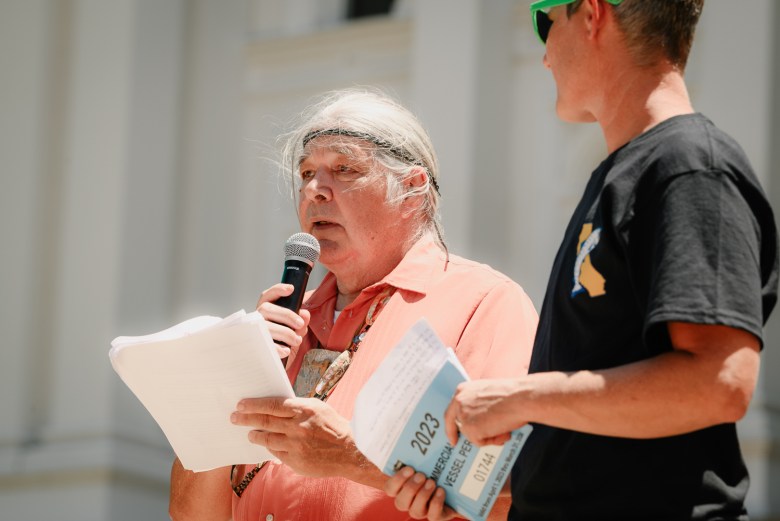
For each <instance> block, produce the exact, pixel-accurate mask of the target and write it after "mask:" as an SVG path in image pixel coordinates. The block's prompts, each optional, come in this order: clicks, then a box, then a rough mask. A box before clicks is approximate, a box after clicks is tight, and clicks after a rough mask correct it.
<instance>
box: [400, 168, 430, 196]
mask: <svg viewBox="0 0 780 521" xmlns="http://www.w3.org/2000/svg"><path fill="white" fill-rule="evenodd" d="M427 182H428V173H427V172H426V171H425V169H424V168H423V167H421V166H415V167H413V168H412V172H411V174H410V175H409V177H408V178H407V179H406V180H405V181H404V189H405V190H406V191H407V192H410V191H412V190H414V189H415V188H420V187H421V186H423V185H425V183H427Z"/></svg>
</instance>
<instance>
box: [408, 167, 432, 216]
mask: <svg viewBox="0 0 780 521" xmlns="http://www.w3.org/2000/svg"><path fill="white" fill-rule="evenodd" d="M427 182H428V173H427V172H426V171H425V169H424V168H423V167H421V166H415V167H413V168H412V171H411V172H410V174H409V176H408V177H407V178H406V179H404V193H405V194H406V195H405V196H404V202H403V205H404V207H405V210H404V212H403V214H404V216H405V217H406V216H409V215H412V214H414V213H415V211H416V210H417V209H419V208H420V207H421V206H422V204H423V198H422V194H417V196H415V197H409V194H410V193H411V192H413V191H414V190H416V189H418V188H420V187H422V186H425V183H427Z"/></svg>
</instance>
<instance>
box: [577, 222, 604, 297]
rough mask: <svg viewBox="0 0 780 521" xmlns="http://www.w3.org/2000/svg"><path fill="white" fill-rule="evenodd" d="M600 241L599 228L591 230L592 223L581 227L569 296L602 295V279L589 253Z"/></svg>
mask: <svg viewBox="0 0 780 521" xmlns="http://www.w3.org/2000/svg"><path fill="white" fill-rule="evenodd" d="M600 239H601V228H596V229H595V230H594V229H593V224H592V223H587V224H583V225H582V230H581V231H580V238H579V241H578V243H577V258H576V260H575V261H574V287H573V288H572V290H571V296H572V297H573V296H575V295H578V294H580V293H582V292H583V291H587V292H588V295H590V296H591V297H600V296H601V295H604V294H605V293H606V291H605V290H604V282H605V281H604V277H603V276H602V275H601V273H599V272H598V271H596V268H594V267H593V264H592V263H591V262H590V252H592V251H593V250H594V248H596V246H598V244H599V240H600Z"/></svg>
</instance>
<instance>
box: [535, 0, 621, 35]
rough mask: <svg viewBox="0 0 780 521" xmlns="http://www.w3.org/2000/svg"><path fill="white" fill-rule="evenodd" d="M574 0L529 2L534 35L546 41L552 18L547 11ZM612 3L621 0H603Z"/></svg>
mask: <svg viewBox="0 0 780 521" xmlns="http://www.w3.org/2000/svg"><path fill="white" fill-rule="evenodd" d="M575 1H576V0H539V1H538V2H534V3H533V4H531V19H532V20H533V21H534V31H536V36H538V37H539V39H540V40H541V41H542V43H544V44H546V43H547V35H548V34H550V27H552V20H550V17H549V16H547V11H548V10H549V9H550V8H552V7H556V6H559V5H566V4H571V3H573V2H575ZM605 1H606V2H608V3H610V4H612V5H619V4H620V2H622V1H623V0H605Z"/></svg>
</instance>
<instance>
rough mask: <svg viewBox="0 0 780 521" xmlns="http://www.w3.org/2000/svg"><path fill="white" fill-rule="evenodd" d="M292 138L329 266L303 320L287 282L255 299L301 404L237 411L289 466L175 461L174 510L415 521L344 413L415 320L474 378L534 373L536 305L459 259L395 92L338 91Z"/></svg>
mask: <svg viewBox="0 0 780 521" xmlns="http://www.w3.org/2000/svg"><path fill="white" fill-rule="evenodd" d="M286 143H287V144H286V146H285V148H284V153H283V161H282V165H283V167H284V168H285V169H288V170H287V172H286V174H287V175H289V176H290V177H291V181H292V186H293V194H294V195H295V196H296V202H297V207H298V218H299V221H300V226H301V230H302V232H304V233H307V234H310V235H312V236H314V237H315V238H316V239H317V241H318V242H319V247H320V257H319V262H321V263H322V264H323V265H324V266H325V267H326V268H327V270H328V273H327V274H326V275H325V277H324V279H323V281H322V283H321V284H320V285H319V287H317V288H316V289H315V290H313V291H310V292H308V293H307V294H306V295H305V296H304V301H303V306H302V307H301V309H300V311H298V312H297V313H296V312H295V306H289V305H287V306H286V307H283V306H280V305H278V303H279V300H280V299H285V298H286V297H289V296H290V295H291V294H292V293H293V292H294V289H293V286H291V285H288V284H283V283H280V284H275V285H273V286H271V287H270V288H268V289H267V290H266V291H264V292H263V294H262V295H261V297H260V300H259V302H258V305H257V307H258V310H259V311H260V312H261V313H262V315H263V316H264V317H265V318H266V320H267V321H268V323H269V331H270V332H271V336H272V337H273V338H274V340H275V341H276V342H278V343H280V344H281V343H283V344H286V345H287V346H289V348H290V352H289V357H288V360H287V364H286V369H287V374H288V376H289V378H290V381H291V382H292V383H293V387H294V389H295V394H296V396H297V398H293V399H286V400H283V399H276V398H268V399H251V398H249V397H247V399H245V400H242V401H241V402H240V403H239V404H237V407H236V412H235V413H234V414H233V416H232V417H231V421H232V422H233V423H235V424H236V425H249V426H252V427H254V428H255V430H253V431H252V432H251V433H250V441H252V442H253V443H258V444H261V445H264V446H266V447H267V448H268V449H269V450H270V451H271V452H272V453H273V454H274V455H275V456H277V458H278V459H279V462H268V463H266V464H265V465H262V466H258V465H240V466H236V467H235V468H234V469H229V468H224V469H216V470H213V471H210V472H202V473H192V472H189V471H186V470H184V469H183V468H182V466H181V465H180V464H179V462H178V461H176V462H175V463H174V467H173V470H172V475H171V502H170V513H171V517H172V518H173V519H175V520H178V519H187V520H200V519H210V520H227V519H230V518H231V516H232V519H234V520H235V521H244V520H250V519H251V520H258V519H277V520H282V519H285V520H286V519H318V520H327V519H332V520H371V521H373V520H376V519H382V520H395V519H408V518H409V517H408V515H407V514H406V513H403V512H400V511H398V510H397V509H396V508H395V507H394V500H393V499H392V498H390V497H388V496H387V495H386V494H385V493H384V491H383V490H382V487H383V485H384V483H385V481H386V479H387V477H386V476H384V475H383V474H382V473H381V472H380V470H379V469H378V468H376V467H375V466H374V465H373V464H371V463H370V462H369V461H368V460H366V459H365V457H363V456H362V454H360V452H359V451H358V450H357V448H356V446H355V443H354V440H353V438H352V434H351V431H350V426H349V419H350V418H351V416H352V411H353V407H354V400H355V397H356V396H357V394H358V391H359V390H360V389H361V388H362V386H363V384H364V383H365V381H366V380H367V379H368V378H369V377H370V376H371V374H372V373H373V372H374V371H375V369H376V368H377V367H378V366H379V364H380V363H381V362H382V360H383V359H384V357H385V356H386V355H387V353H389V352H390V350H391V349H392V348H393V347H394V346H395V345H396V344H397V343H398V342H399V341H400V339H401V338H402V337H403V336H404V334H405V333H406V332H407V331H408V329H409V328H410V327H411V326H412V325H413V324H414V323H415V322H417V321H418V320H419V319H420V318H421V317H425V318H426V319H427V320H428V322H429V323H430V324H431V326H432V327H433V329H434V330H435V331H436V333H437V334H438V336H439V337H440V338H441V339H442V341H443V343H444V344H445V345H447V346H451V347H452V348H453V349H454V351H455V353H456V355H457V356H458V358H459V360H460V362H461V363H462V364H463V366H464V367H465V369H466V370H467V372H468V373H469V375H470V376H472V377H474V378H502V377H503V378H505V377H510V376H517V375H521V374H525V373H526V372H527V367H528V361H529V358H530V351H531V345H532V343H533V337H534V334H535V331H536V324H537V315H536V311H535V310H534V307H533V304H532V303H531V301H530V299H529V298H528V297H527V296H526V294H525V293H524V292H523V290H522V289H521V288H520V286H518V285H517V284H516V283H514V282H513V281H511V280H510V279H509V278H507V277H506V276H504V275H502V274H500V273H498V272H496V271H495V270H493V269H491V268H490V267H488V266H486V265H483V264H478V263H476V262H473V261H470V260H466V259H464V258H462V257H458V256H456V255H450V254H449V252H448V251H447V248H446V246H445V244H444V239H443V234H442V231H441V227H440V223H439V216H438V208H439V197H440V194H439V169H438V164H437V160H436V156H435V153H434V150H433V147H432V145H431V142H430V138H429V137H428V135H427V133H426V132H425V130H424V129H423V128H422V126H421V125H420V123H419V122H418V121H417V119H416V118H415V117H414V116H413V115H412V114H411V113H410V112H409V111H408V110H406V109H405V108H403V107H401V106H400V105H399V104H398V103H396V102H395V101H394V100H392V99H390V98H388V97H386V96H384V95H381V94H379V93H375V92H366V91H359V90H348V91H341V92H337V93H331V94H329V95H327V96H325V97H324V98H323V100H322V101H321V102H320V103H318V104H316V105H315V106H313V107H312V108H311V109H310V110H309V111H308V112H307V113H306V114H305V115H304V118H303V121H302V123H301V124H300V125H299V126H298V127H297V128H296V129H295V130H294V131H292V132H291V133H290V134H289V135H288V136H287V141H286ZM290 308H292V309H290ZM282 349H283V348H282ZM420 477H421V476H420ZM428 486H432V482H430V483H429V484H428ZM508 507H509V505H508V502H507V501H505V500H504V501H503V502H502V500H499V501H498V502H497V503H496V506H495V507H494V510H493V515H492V516H491V518H492V519H501V518H505V517H506V513H507V510H508Z"/></svg>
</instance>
